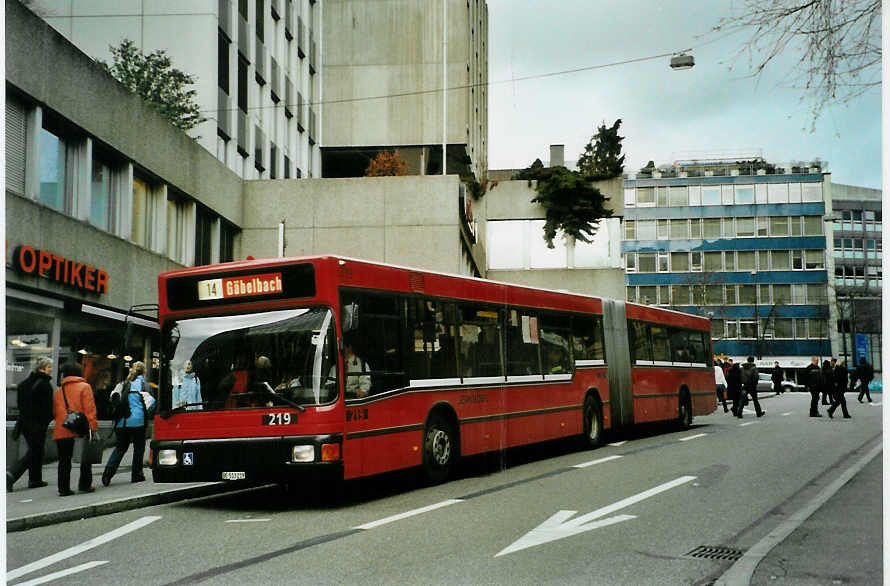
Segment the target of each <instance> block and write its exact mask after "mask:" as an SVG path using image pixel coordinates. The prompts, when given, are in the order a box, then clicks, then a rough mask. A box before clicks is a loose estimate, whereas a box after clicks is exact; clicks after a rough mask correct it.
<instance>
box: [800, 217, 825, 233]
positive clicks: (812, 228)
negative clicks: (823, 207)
mask: <svg viewBox="0 0 890 586" xmlns="http://www.w3.org/2000/svg"><path fill="white" fill-rule="evenodd" d="M803 233H804V236H821V235H822V216H804V218H803Z"/></svg>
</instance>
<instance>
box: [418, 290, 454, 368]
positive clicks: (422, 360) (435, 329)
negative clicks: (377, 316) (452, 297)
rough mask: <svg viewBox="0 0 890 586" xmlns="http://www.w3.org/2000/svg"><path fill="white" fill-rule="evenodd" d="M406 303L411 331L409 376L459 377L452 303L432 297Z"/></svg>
mask: <svg viewBox="0 0 890 586" xmlns="http://www.w3.org/2000/svg"><path fill="white" fill-rule="evenodd" d="M406 304H407V314H406V315H407V320H408V331H409V332H410V340H409V348H408V355H407V367H408V378H409V379H424V378H433V379H440V378H454V377H456V376H457V357H456V347H455V343H454V335H455V328H454V323H453V321H454V308H453V306H452V305H451V304H443V303H441V302H439V301H435V300H431V299H415V298H409V299H407V301H406Z"/></svg>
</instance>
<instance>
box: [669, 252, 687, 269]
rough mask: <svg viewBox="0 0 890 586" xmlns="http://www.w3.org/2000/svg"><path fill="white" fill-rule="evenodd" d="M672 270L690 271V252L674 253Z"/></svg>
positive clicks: (672, 255)
mask: <svg viewBox="0 0 890 586" xmlns="http://www.w3.org/2000/svg"><path fill="white" fill-rule="evenodd" d="M671 270H672V271H674V272H680V271H683V272H685V271H688V270H689V253H688V252H672V253H671Z"/></svg>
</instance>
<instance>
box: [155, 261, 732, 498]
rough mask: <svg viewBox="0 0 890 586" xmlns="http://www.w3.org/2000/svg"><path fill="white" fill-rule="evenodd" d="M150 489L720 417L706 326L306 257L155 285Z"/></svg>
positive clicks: (308, 472)
mask: <svg viewBox="0 0 890 586" xmlns="http://www.w3.org/2000/svg"><path fill="white" fill-rule="evenodd" d="M158 282H159V287H160V295H159V300H160V314H159V317H160V325H161V371H160V372H161V374H160V380H159V383H160V388H159V412H158V417H156V418H155V430H154V440H153V441H152V442H151V452H152V454H151V456H152V472H153V475H154V480H155V481H156V482H193V481H209V480H221V479H222V480H240V479H247V480H256V481H274V482H281V483H285V484H287V483H292V482H299V481H300V480H304V479H305V478H307V477H311V476H312V475H314V474H316V473H324V472H330V473H332V475H333V476H334V477H335V478H345V479H351V478H357V477H361V476H367V475H372V474H379V473H383V472H388V471H391V470H397V469H402V468H409V467H417V466H420V467H422V468H423V470H424V471H425V473H426V474H427V476H428V477H429V478H430V479H431V480H432V481H434V482H438V481H442V480H444V479H446V478H447V477H448V475H449V472H450V471H451V470H452V468H453V466H454V464H455V462H456V461H457V460H458V458H460V457H462V456H470V455H473V454H481V453H484V452H491V451H495V450H503V449H506V448H511V447H515V446H520V445H524V444H529V443H534V442H541V441H546V440H551V439H555V438H560V437H566V436H572V435H579V436H583V437H584V438H585V439H586V442H587V443H588V444H589V445H590V446H596V445H598V444H599V443H600V442H601V441H602V438H603V432H604V430H607V429H618V428H622V427H627V426H630V425H633V424H635V423H641V422H654V421H665V420H674V421H677V422H678V423H679V424H680V425H681V426H683V427H688V426H689V425H690V424H691V422H692V417H693V415H705V414H709V413H711V412H713V411H714V409H715V408H716V397H715V393H714V388H715V385H714V372H713V368H712V366H711V357H712V353H711V352H712V350H711V340H710V325H709V322H708V320H707V319H705V318H701V317H697V316H692V315H688V314H684V313H680V312H675V311H668V310H664V309H658V308H654V307H646V306H641V305H635V304H631V303H625V302H623V301H617V300H611V299H603V298H597V297H590V296H584V295H576V294H570V293H564V292H557V291H550V290H540V289H533V288H530V287H523V286H518V285H510V284H506V283H499V282H494V281H487V280H484V279H476V278H470V277H460V276H454V275H446V274H441V273H435V272H429V271H422V270H416V269H410V268H404V267H397V266H391V265H385V264H380V263H374V262H368V261H362V260H355V259H350V258H341V257H335V256H312V257H299V258H290V259H281V258H279V259H270V260H251V261H244V262H233V263H226V264H223V265H215V266H202V267H195V268H189V269H183V270H177V271H172V272H168V273H164V274H162V275H160V277H159V279H158Z"/></svg>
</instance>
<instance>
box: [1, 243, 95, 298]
mask: <svg viewBox="0 0 890 586" xmlns="http://www.w3.org/2000/svg"><path fill="white" fill-rule="evenodd" d="M12 266H13V268H14V269H15V270H16V271H18V272H19V273H21V274H23V275H33V276H37V277H44V278H46V279H49V280H51V281H56V282H58V283H61V284H63V285H68V286H69V287H74V288H75V289H80V290H82V291H89V292H91V293H99V294H102V293H107V292H108V273H106V272H105V271H103V270H102V269H97V268H96V267H93V266H90V265H88V264H86V263H82V262H75V261H73V260H70V259H67V258H65V257H64V256H62V255H60V254H55V253H53V252H50V251H48V250H36V249H35V248H34V247H33V246H30V245H28V244H23V245H21V246H19V247H18V248H16V249H15V252H13V255H12Z"/></svg>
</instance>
